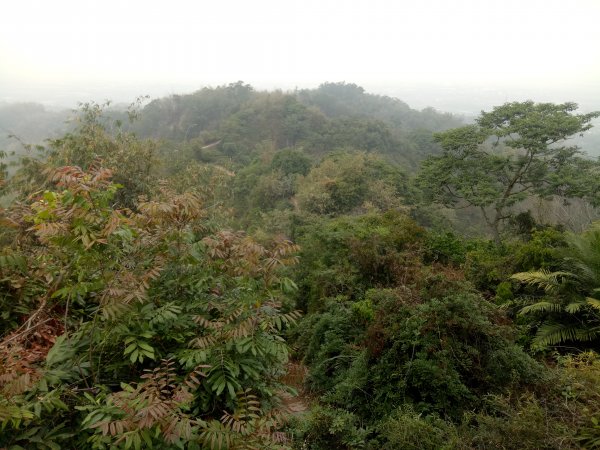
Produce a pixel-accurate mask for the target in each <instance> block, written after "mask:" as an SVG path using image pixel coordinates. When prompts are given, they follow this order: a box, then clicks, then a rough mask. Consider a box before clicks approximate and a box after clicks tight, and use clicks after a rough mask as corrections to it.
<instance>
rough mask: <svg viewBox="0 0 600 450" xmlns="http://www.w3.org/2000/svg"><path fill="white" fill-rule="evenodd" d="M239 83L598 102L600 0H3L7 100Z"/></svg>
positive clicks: (1, 42) (0, 88)
mask: <svg viewBox="0 0 600 450" xmlns="http://www.w3.org/2000/svg"><path fill="white" fill-rule="evenodd" d="M237 80H244V81H246V82H248V83H251V84H253V85H255V86H257V87H259V88H266V87H281V88H284V89H288V88H293V87H295V86H299V87H305V86H316V85H318V84H319V83H321V82H323V81H342V80H345V81H347V82H355V83H357V84H361V85H363V86H365V87H367V88H368V89H370V90H375V91H378V90H379V91H381V90H384V91H385V90H387V91H389V93H391V94H397V93H402V92H405V93H406V95H408V96H409V97H410V96H411V95H412V96H413V97H414V98H418V96H419V95H421V94H419V93H415V92H414V91H415V86H416V87H419V86H425V87H431V92H433V96H434V97H435V95H437V94H435V93H436V92H439V93H440V94H439V95H442V96H443V92H446V91H449V90H450V91H452V89H454V88H455V87H456V86H459V87H460V88H461V89H462V88H464V87H465V86H473V87H476V88H477V89H479V92H482V91H485V92H497V93H499V94H498V95H500V96H505V97H507V96H511V94H512V92H513V91H512V90H514V92H521V91H523V92H533V93H534V94H535V92H540V90H542V91H543V92H547V93H552V92H555V93H560V94H557V95H559V96H561V95H567V96H568V95H571V99H573V100H575V101H577V100H581V99H583V100H584V101H585V99H586V98H598V99H599V100H600V0H554V1H552V0H544V1H534V0H518V1H517V0H501V1H491V0H414V1H405V0H396V1H383V0H360V1H351V0H345V1H342V0H339V1H331V0H302V1H294V2H292V1H285V0H252V1H232V0H210V1H209V0H196V1H184V0H170V1H149V0H145V1H133V0H102V1H91V0H90V1H86V0H77V1H67V0H52V1H49V0H37V1H35V0H8V1H4V2H2V3H0V100H10V101H14V100H35V99H38V100H40V101H44V102H52V101H58V99H60V98H64V99H66V100H69V101H72V100H74V99H77V98H79V97H86V96H89V95H99V96H100V97H102V98H115V97H116V99H117V100H121V99H124V97H126V96H129V95H131V96H133V95H136V94H145V93H149V94H151V95H164V94H168V93H172V92H185V91H192V90H195V89H197V88H199V87H201V86H204V85H217V84H223V83H229V82H233V81H237ZM403 89H404V91H403ZM411 89H412V90H411ZM519 90H520V91H519ZM528 90H529V91H528ZM411 92H412V94H411ZM457 92H458V94H457V93H456V92H455V95H462V94H460V92H462V91H460V90H459V91H457ZM588 94H589V95H588ZM423 95H425V93H423ZM399 96H401V95H399ZM121 97H123V98H121ZM81 100H85V98H81ZM507 100H512V98H507ZM557 100H559V99H557ZM440 101H442V102H443V99H442V100H440ZM433 106H440V105H433Z"/></svg>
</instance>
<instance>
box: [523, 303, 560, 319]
mask: <svg viewBox="0 0 600 450" xmlns="http://www.w3.org/2000/svg"><path fill="white" fill-rule="evenodd" d="M562 310H563V307H562V305H561V304H560V303H552V302H547V301H543V302H537V303H534V304H533V305H528V306H525V307H523V308H521V310H520V311H519V315H520V316H524V315H526V314H531V313H549V312H561V311H562Z"/></svg>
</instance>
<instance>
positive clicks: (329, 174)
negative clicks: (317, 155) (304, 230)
mask: <svg viewBox="0 0 600 450" xmlns="http://www.w3.org/2000/svg"><path fill="white" fill-rule="evenodd" d="M407 194H408V187H407V183H406V176H405V175H404V174H403V173H402V171H400V170H399V169H397V168H394V167H392V166H390V165H388V164H386V163H384V162H383V161H381V160H380V159H378V158H376V157H374V156H370V155H367V154H364V153H347V152H345V153H337V154H333V155H330V156H329V157H327V158H326V159H324V160H323V161H321V163H320V164H319V165H318V166H317V167H315V168H314V169H313V170H311V171H310V173H309V174H308V175H307V176H306V177H305V178H304V179H303V180H301V182H300V183H299V186H298V194H297V196H296V198H297V200H298V203H299V206H300V208H301V209H302V210H303V211H306V212H308V213H315V214H320V215H339V214H348V213H351V212H355V211H357V210H359V209H360V208H363V209H364V208H367V209H368V208H369V207H375V208H377V209H379V210H383V211H385V210H388V209H392V208H399V207H400V206H401V204H402V203H401V197H403V196H406V195H407Z"/></svg>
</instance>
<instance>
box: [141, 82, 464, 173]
mask: <svg viewBox="0 0 600 450" xmlns="http://www.w3.org/2000/svg"><path fill="white" fill-rule="evenodd" d="M459 124H460V120H459V119H457V118H455V117H453V116H451V115H449V114H441V113H437V112H436V111H434V110H433V109H426V110H423V111H421V112H419V111H415V110H412V109H410V108H409V107H408V106H407V105H406V104H404V103H403V102H401V101H400V100H397V99H392V98H389V97H383V96H377V95H372V94H367V93H365V92H364V90H363V89H362V88H359V87H358V86H356V85H352V84H345V83H326V84H323V85H321V86H320V87H319V88H318V89H314V90H301V91H295V92H288V93H285V92H280V91H275V92H261V91H256V90H254V89H253V88H252V87H251V86H249V85H245V84H243V83H242V82H238V83H235V84H230V85H227V86H220V87H217V88H204V89H202V90H200V91H197V92H195V93H193V94H190V95H174V96H171V97H168V98H164V99H158V100H154V101H153V102H151V103H150V104H149V105H148V106H147V107H146V108H145V109H144V111H143V115H142V119H141V121H140V123H139V124H138V125H137V128H136V129H137V130H138V131H139V132H140V133H141V135H142V136H152V137H160V138H163V139H169V140H173V141H190V140H191V141H196V142H197V143H198V144H197V145H198V149H199V150H201V149H202V147H205V146H207V145H210V144H212V143H215V142H218V145H216V147H212V148H211V152H209V153H212V155H213V157H215V153H218V156H221V157H228V158H232V159H233V160H234V161H236V162H244V163H245V162H248V161H249V160H250V159H251V158H252V152H253V149H254V147H255V146H256V145H257V144H259V143H260V142H262V141H265V140H269V141H271V142H273V143H274V145H275V146H276V148H287V147H302V148H303V149H304V151H306V152H307V153H308V154H310V155H313V156H316V157H319V156H322V155H324V154H326V153H327V152H329V151H331V150H332V149H340V148H350V147H351V148H354V149H355V150H363V151H370V152H378V153H380V154H382V155H384V156H385V157H386V158H389V159H390V160H392V161H394V162H397V163H402V164H403V165H406V166H409V167H411V168H414V167H415V165H416V163H417V162H418V161H420V160H421V159H422V158H423V157H424V156H426V155H428V154H430V153H431V152H432V151H435V148H436V147H435V144H433V142H432V141H431V140H430V139H427V138H423V136H422V135H423V134H425V135H427V132H429V136H430V134H431V132H432V131H439V130H442V129H446V128H450V127H452V126H456V125H459ZM425 130H426V131H425ZM200 153H201V151H200Z"/></svg>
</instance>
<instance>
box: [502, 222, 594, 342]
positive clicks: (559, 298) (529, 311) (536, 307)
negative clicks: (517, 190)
mask: <svg viewBox="0 0 600 450" xmlns="http://www.w3.org/2000/svg"><path fill="white" fill-rule="evenodd" d="M567 244H568V245H567V248H566V249H565V250H564V251H563V254H562V260H561V265H562V270H560V271H554V272H550V271H546V270H538V271H531V272H522V273H517V274H515V275H513V276H512V278H513V279H514V280H517V281H519V282H521V283H524V284H526V285H530V286H533V287H535V288H538V289H540V290H541V292H542V293H543V294H542V296H541V299H540V298H539V297H538V299H537V300H536V301H534V302H533V303H530V304H528V305H526V306H524V307H523V308H521V310H520V312H519V314H520V315H523V316H528V317H535V318H537V320H538V321H539V327H538V330H537V333H536V335H535V337H534V340H533V345H534V346H535V347H537V348H547V347H549V346H555V345H562V344H567V343H571V344H574V345H579V346H594V345H595V344H597V342H598V339H599V338H600V224H595V225H593V226H592V227H591V228H590V229H589V230H588V231H586V232H584V233H582V234H581V235H575V234H569V235H568V236H567Z"/></svg>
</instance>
